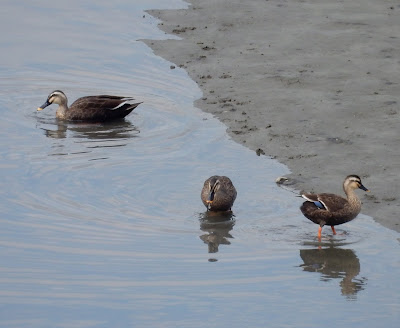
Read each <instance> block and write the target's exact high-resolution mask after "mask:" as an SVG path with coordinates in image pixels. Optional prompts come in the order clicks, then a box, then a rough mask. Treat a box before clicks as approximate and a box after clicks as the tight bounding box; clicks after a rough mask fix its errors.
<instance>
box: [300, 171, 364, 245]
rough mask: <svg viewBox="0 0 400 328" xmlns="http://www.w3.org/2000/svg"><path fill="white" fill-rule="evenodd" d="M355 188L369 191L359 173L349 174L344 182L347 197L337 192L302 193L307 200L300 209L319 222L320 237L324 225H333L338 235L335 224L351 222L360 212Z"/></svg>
mask: <svg viewBox="0 0 400 328" xmlns="http://www.w3.org/2000/svg"><path fill="white" fill-rule="evenodd" d="M355 189H362V190H365V191H369V190H368V189H367V188H365V187H364V186H363V184H362V183H361V179H360V177H359V176H358V175H349V176H347V177H346V179H344V182H343V190H344V192H345V193H346V196H347V199H346V198H343V197H341V196H339V195H335V194H306V193H302V194H301V196H302V197H303V198H304V199H306V201H305V202H304V203H303V205H301V207H300V210H301V212H302V213H303V214H304V216H305V217H306V218H307V219H309V220H311V221H312V222H314V223H316V224H319V230H318V239H321V231H322V227H323V226H324V225H329V226H331V228H332V232H333V234H334V235H336V231H335V228H334V226H335V225H339V224H343V223H346V222H349V221H351V220H353V219H354V218H355V217H356V216H357V215H358V213H360V210H361V202H360V200H359V199H358V197H357V195H356V193H355V192H354V190H355Z"/></svg>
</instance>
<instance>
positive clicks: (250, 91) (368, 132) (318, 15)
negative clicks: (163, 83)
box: [145, 0, 400, 232]
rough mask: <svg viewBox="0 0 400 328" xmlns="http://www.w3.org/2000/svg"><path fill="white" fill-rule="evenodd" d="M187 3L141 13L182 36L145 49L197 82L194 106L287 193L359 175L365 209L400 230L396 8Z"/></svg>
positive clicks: (334, 187)
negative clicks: (270, 165)
mask: <svg viewBox="0 0 400 328" xmlns="http://www.w3.org/2000/svg"><path fill="white" fill-rule="evenodd" d="M188 2H189V3H190V6H189V8H188V9H184V10H163V11H159V10H152V11H149V13H150V14H151V15H152V16H155V17H157V18H159V19H160V20H161V21H162V23H160V28H161V29H162V30H164V31H165V32H166V33H169V34H174V35H177V36H179V37H180V38H181V40H172V39H171V40H161V41H155V40H145V42H146V43H147V44H148V45H149V46H150V47H151V48H152V49H153V50H154V52H155V53H156V54H158V55H160V56H162V57H163V58H165V59H167V60H169V61H171V62H172V63H174V65H176V66H178V67H182V68H184V69H185V70H187V72H188V73H189V75H190V76H191V78H192V79H193V80H195V81H196V82H197V83H198V85H199V86H200V87H201V89H202V91H203V97H202V98H201V99H199V100H197V102H196V104H195V105H196V106H197V107H199V108H201V109H202V110H204V111H206V112H209V113H212V114H214V115H215V116H216V117H217V118H218V119H220V120H221V121H222V122H223V123H224V124H226V126H227V132H228V133H229V135H231V136H232V139H233V140H235V141H237V142H239V143H241V144H243V145H245V146H246V147H249V148H250V149H253V150H254V151H255V152H256V153H257V154H258V155H261V156H269V157H271V158H275V159H277V160H278V161H280V162H282V163H284V164H286V165H287V166H288V167H289V169H290V170H291V172H292V173H291V174H290V175H289V176H288V178H289V181H288V184H290V185H291V187H293V188H294V189H297V190H306V191H309V192H332V193H339V194H343V191H342V182H343V180H344V178H345V176H347V175H349V174H358V175H359V176H360V177H361V178H362V180H363V183H364V185H365V186H366V187H367V188H369V189H370V190H371V192H370V193H364V192H363V191H361V190H360V191H359V192H358V194H359V195H360V198H361V200H362V202H363V205H362V212H363V213H364V214H367V215H370V216H372V217H373V218H374V219H375V220H377V221H378V222H380V223H381V224H383V225H384V226H386V227H389V228H391V229H394V230H396V231H399V232H400V215H399V213H400V202H399V191H400V114H399V111H400V107H399V105H400V103H399V99H398V98H399V95H400V92H399V90H400V4H399V3H398V1H395V0H394V1H391V0H389V1H381V0H353V1H344V2H342V1H325V0H298V1H296V0H294V1H285V0H249V1H242V0H218V1H215V0H189V1H188ZM171 68H174V66H171ZM265 183H274V181H266V182H265ZM343 195H344V194H343ZM296 201H297V200H296Z"/></svg>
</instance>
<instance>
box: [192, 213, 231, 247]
mask: <svg viewBox="0 0 400 328" xmlns="http://www.w3.org/2000/svg"><path fill="white" fill-rule="evenodd" d="M234 225H235V220H234V215H233V214H232V212H211V211H207V212H205V213H202V214H201V215H200V229H201V230H202V231H204V232H206V234H204V235H201V236H200V239H201V240H202V241H203V242H204V243H205V244H208V252H209V253H217V252H218V247H219V245H221V244H222V245H230V244H231V243H230V241H229V239H230V238H233V236H232V235H231V234H230V231H231V230H232V229H233V226H234Z"/></svg>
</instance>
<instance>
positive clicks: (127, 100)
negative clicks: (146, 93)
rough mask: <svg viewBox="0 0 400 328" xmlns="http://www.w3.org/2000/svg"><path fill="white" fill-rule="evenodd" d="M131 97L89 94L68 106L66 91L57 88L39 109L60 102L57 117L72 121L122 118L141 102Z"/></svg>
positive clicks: (98, 120) (101, 120)
mask: <svg viewBox="0 0 400 328" xmlns="http://www.w3.org/2000/svg"><path fill="white" fill-rule="evenodd" d="M133 100H134V99H133V98H131V97H118V96H106V95H100V96H88V97H82V98H78V99H77V100H75V102H73V103H72V105H71V106H70V107H69V108H68V99H67V96H66V95H65V93H64V92H62V91H60V90H55V91H53V92H52V93H50V94H49V96H48V97H47V100H46V102H45V103H44V104H43V105H42V106H40V107H39V108H38V109H37V110H38V111H39V110H42V109H43V108H45V107H47V106H49V105H51V104H58V105H59V107H58V109H57V112H56V117H57V118H60V119H65V120H71V121H92V122H93V121H95V122H105V121H111V120H116V119H121V118H123V117H125V116H126V115H128V114H129V113H130V112H131V111H133V110H134V109H135V108H136V107H137V106H139V104H141V103H140V102H139V103H132V101H133Z"/></svg>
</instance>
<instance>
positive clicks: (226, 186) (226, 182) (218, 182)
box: [201, 175, 237, 212]
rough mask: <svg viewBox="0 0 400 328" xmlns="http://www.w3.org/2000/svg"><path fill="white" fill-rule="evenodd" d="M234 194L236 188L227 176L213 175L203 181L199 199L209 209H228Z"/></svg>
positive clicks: (230, 206) (218, 210) (215, 210)
mask: <svg viewBox="0 0 400 328" xmlns="http://www.w3.org/2000/svg"><path fill="white" fill-rule="evenodd" d="M236 195H237V192H236V189H235V187H234V186H233V184H232V181H231V180H230V179H229V178H228V177H225V176H219V175H214V176H212V177H210V178H208V179H207V180H206V181H205V182H204V186H203V190H202V191H201V200H202V201H203V204H204V206H205V207H207V210H209V211H214V212H221V211H230V210H231V208H232V205H233V202H234V201H235V199H236Z"/></svg>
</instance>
